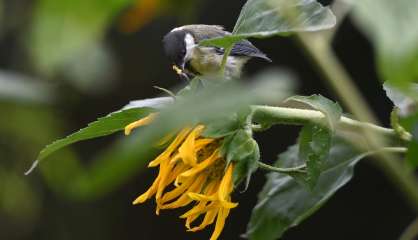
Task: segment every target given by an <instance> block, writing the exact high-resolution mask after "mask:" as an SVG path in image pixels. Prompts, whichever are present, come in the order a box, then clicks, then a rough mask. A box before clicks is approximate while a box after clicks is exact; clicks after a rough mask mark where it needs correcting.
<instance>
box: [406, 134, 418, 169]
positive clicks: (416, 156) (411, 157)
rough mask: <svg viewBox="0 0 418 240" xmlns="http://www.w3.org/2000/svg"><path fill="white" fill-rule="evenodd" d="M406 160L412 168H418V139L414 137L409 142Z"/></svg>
mask: <svg viewBox="0 0 418 240" xmlns="http://www.w3.org/2000/svg"><path fill="white" fill-rule="evenodd" d="M405 161H406V162H407V163H408V165H409V166H410V167H411V168H412V169H416V168H417V167H418V140H417V139H413V140H412V141H411V142H410V143H409V144H408V152H407V153H406V156H405Z"/></svg>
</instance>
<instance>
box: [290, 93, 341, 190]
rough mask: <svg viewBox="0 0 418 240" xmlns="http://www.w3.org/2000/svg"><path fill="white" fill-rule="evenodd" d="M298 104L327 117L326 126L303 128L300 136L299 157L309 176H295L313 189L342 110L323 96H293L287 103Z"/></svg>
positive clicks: (316, 125)
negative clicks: (304, 164)
mask: <svg viewBox="0 0 418 240" xmlns="http://www.w3.org/2000/svg"><path fill="white" fill-rule="evenodd" d="M291 101H292V102H297V103H302V104H304V105H307V106H309V107H310V108H312V109H315V110H318V111H320V112H322V113H323V114H324V115H325V117H326V120H327V121H326V123H327V124H326V125H324V124H321V123H318V124H308V125H306V126H304V127H303V128H302V131H301V133H300V135H299V157H300V159H301V160H303V161H304V162H305V163H306V168H307V174H306V175H305V176H304V177H302V175H301V174H298V176H294V177H296V178H297V179H299V180H303V181H302V182H303V183H306V184H307V185H308V186H309V187H310V188H313V187H314V186H315V184H316V183H317V180H318V178H319V176H320V175H321V172H322V168H323V166H324V164H325V161H326V160H327V159H328V153H329V151H330V148H331V141H332V138H333V134H334V131H335V128H336V125H337V123H338V121H339V120H340V118H341V114H342V109H341V107H340V106H339V104H338V103H335V102H333V101H331V100H329V99H327V98H325V97H323V96H321V95H312V96H309V97H306V96H293V97H291V98H289V99H287V102H291Z"/></svg>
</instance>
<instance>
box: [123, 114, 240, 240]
mask: <svg viewBox="0 0 418 240" xmlns="http://www.w3.org/2000/svg"><path fill="white" fill-rule="evenodd" d="M154 117H155V115H150V116H148V117H146V118H144V119H141V120H139V121H137V122H135V123H132V124H130V125H128V126H127V128H126V129H125V130H126V132H127V133H129V132H130V131H131V130H132V129H133V128H135V127H139V126H141V125H145V124H148V123H149V122H150V121H152V119H153V118H154ZM203 130H204V126H203V125H198V126H196V127H194V128H185V129H183V130H181V131H180V132H179V133H178V134H177V136H176V137H175V138H174V139H173V140H172V141H171V143H170V144H169V145H168V147H167V148H166V149H165V151H164V152H163V153H161V154H160V155H159V156H158V157H157V158H155V159H154V160H153V161H151V162H150V163H149V164H148V166H149V167H158V168H159V173H158V176H157V177H156V178H155V180H154V182H153V184H152V185H151V187H150V188H149V189H148V190H147V191H146V192H145V193H143V194H142V195H140V196H139V197H138V198H137V199H135V201H134V202H133V203H134V204H139V203H143V202H145V201H146V200H148V199H150V198H152V197H154V196H155V201H156V205H157V206H156V214H157V215H158V214H159V213H160V210H162V209H174V208H180V207H185V206H187V205H192V208H191V209H190V210H188V211H187V212H186V213H184V214H183V215H181V216H180V218H182V219H185V221H186V223H185V226H186V228H187V230H188V231H191V232H195V231H199V230H202V229H204V228H206V227H207V226H208V225H211V224H213V223H215V230H214V232H213V234H212V236H211V238H210V240H216V239H218V237H219V235H220V234H221V232H222V229H223V228H224V225H225V220H226V218H227V217H228V215H229V212H230V210H231V209H232V208H235V207H236V206H237V205H238V204H237V203H233V202H231V192H232V190H233V180H232V175H233V171H234V165H233V164H232V163H230V164H227V162H226V160H225V158H224V157H223V156H222V155H221V153H220V147H221V142H222V139H213V138H205V137H203V136H202V135H201V134H202V132H203ZM199 217H202V218H203V219H202V220H201V222H200V224H198V225H195V226H192V225H193V223H195V222H196V221H197V220H198V219H199Z"/></svg>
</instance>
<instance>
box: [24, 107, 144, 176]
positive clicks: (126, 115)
mask: <svg viewBox="0 0 418 240" xmlns="http://www.w3.org/2000/svg"><path fill="white" fill-rule="evenodd" d="M151 112H152V109H151V108H134V109H127V110H121V111H119V112H115V113H112V114H110V115H108V116H106V117H102V118H99V119H98V120H97V121H95V122H92V123H90V124H89V125H88V126H87V127H85V128H83V129H81V130H79V131H78V132H75V133H73V134H71V135H69V136H67V137H65V138H63V139H60V140H57V141H55V142H53V143H51V144H50V145H48V146H46V147H45V148H44V149H42V151H41V152H40V153H39V155H38V158H37V161H36V162H35V163H34V165H33V167H32V168H31V169H30V170H29V171H28V173H30V171H31V170H32V169H33V168H34V167H35V166H36V165H37V163H38V162H39V161H41V160H43V159H45V158H46V157H48V156H49V155H50V154H52V153H54V152H56V151H58V150H60V149H61V148H63V147H66V146H68V145H70V144H73V143H76V142H79V141H83V140H88V139H92V138H98V137H102V136H106V135H110V134H112V133H115V132H117V131H120V130H122V129H124V128H125V126H126V125H128V124H129V123H132V122H134V121H136V120H138V119H141V118H143V117H145V116H147V115H148V114H149V113H151Z"/></svg>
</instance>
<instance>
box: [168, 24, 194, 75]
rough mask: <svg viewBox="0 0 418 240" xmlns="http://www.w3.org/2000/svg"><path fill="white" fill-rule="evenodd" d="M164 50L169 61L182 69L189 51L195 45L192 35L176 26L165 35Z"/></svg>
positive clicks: (187, 58) (188, 56)
mask: <svg viewBox="0 0 418 240" xmlns="http://www.w3.org/2000/svg"><path fill="white" fill-rule="evenodd" d="M163 45H164V52H165V54H166V55H167V57H168V59H169V60H170V62H171V63H172V64H173V65H174V66H176V67H178V68H180V69H181V70H184V67H185V65H186V62H187V61H188V60H190V59H189V58H190V55H191V53H190V51H191V50H192V48H193V47H194V46H195V40H194V38H193V36H192V35H191V34H190V33H189V32H188V31H186V30H184V29H182V28H177V29H174V30H172V31H171V32H169V33H168V34H167V35H165V37H164V39H163Z"/></svg>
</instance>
